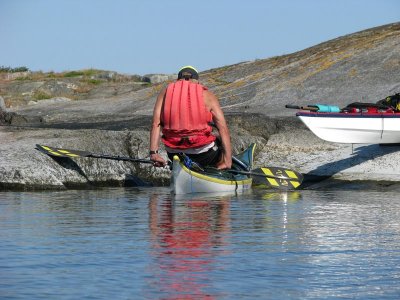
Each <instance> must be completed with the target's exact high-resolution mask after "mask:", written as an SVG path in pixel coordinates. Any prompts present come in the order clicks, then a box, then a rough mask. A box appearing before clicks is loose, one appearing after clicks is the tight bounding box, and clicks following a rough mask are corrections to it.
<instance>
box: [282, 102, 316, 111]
mask: <svg viewBox="0 0 400 300" xmlns="http://www.w3.org/2000/svg"><path fill="white" fill-rule="evenodd" d="M285 107H286V108H293V109H303V110H309V111H318V110H319V108H318V106H313V105H311V106H298V105H291V104H286V105H285Z"/></svg>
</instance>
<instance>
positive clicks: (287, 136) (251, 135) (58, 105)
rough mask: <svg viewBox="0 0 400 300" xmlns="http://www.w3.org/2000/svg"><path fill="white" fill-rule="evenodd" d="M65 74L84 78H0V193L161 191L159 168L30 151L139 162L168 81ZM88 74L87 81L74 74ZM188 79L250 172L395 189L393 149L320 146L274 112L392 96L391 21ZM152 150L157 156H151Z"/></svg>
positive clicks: (398, 84)
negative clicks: (196, 81) (196, 82)
mask: <svg viewBox="0 0 400 300" xmlns="http://www.w3.org/2000/svg"><path fill="white" fill-rule="evenodd" d="M74 74H75V73H74ZM76 74H84V75H83V77H76V78H75V79H71V78H70V77H68V78H65V74H64V75H63V76H61V75H57V74H50V75H51V76H50V75H45V76H42V75H43V74H42V75H41V77H40V78H39V79H35V76H33V75H32V76H31V75H30V76H28V77H24V78H22V79H21V78H20V79H18V78H12V79H9V78H8V77H7V78H5V79H4V78H3V79H1V80H0V95H1V97H0V100H1V101H0V190H46V189H68V188H93V187H98V186H137V185H168V184H169V178H170V170H169V169H168V168H165V169H160V168H154V167H152V166H151V165H148V164H139V163H128V162H121V161H112V160H104V159H94V158H76V159H62V158H59V159H54V158H52V157H50V156H47V155H45V154H43V153H41V152H39V151H38V150H36V149H35V146H36V144H42V145H49V146H53V147H62V148H69V149H77V150H85V151H90V152H93V153H98V154H102V153H103V154H109V155H120V156H132V157H140V158H146V157H147V154H148V149H149V141H148V137H149V128H150V122H151V113H152V109H153V105H154V102H155V99H156V96H157V94H158V92H159V91H160V90H161V89H162V87H163V86H165V84H166V82H165V81H163V80H167V81H168V80H170V79H171V78H174V77H175V76H176V75H160V76H157V75H156V74H155V75H151V76H149V77H146V78H147V79H146V80H143V77H137V76H136V77H135V76H132V77H129V78H126V77H118V75H116V74H114V73H106V74H108V75H107V76H109V77H110V76H111V75H110V74H114V75H112V76H111V77H110V78H108V77H107V78H103V77H104V76H105V75H104V74H103V73H98V72H93V71H92V70H91V71H90V72H87V71H86V72H80V73H76ZM85 74H86V75H85ZM88 74H97V75H96V76H98V77H95V78H91V77H85V76H89V75H88ZM102 74H103V75H104V76H103V75H102ZM90 76H92V75H90ZM102 76H103V77H102ZM116 78H119V79H118V80H116ZM200 78H201V81H202V82H203V83H204V84H206V85H207V86H208V87H209V88H210V89H211V90H212V91H213V92H215V93H216V94H217V96H218V97H219V98H220V102H221V106H222V108H223V110H224V111H225V113H226V117H227V121H228V124H229V128H230V131H231V136H232V145H233V150H234V152H239V151H240V150H242V149H243V148H245V147H246V146H247V145H248V144H249V143H252V142H255V143H257V148H256V153H255V166H256V167H262V166H281V167H287V168H292V169H296V170H298V171H299V172H301V173H303V174H304V175H305V180H304V183H303V185H302V187H303V188H309V189H310V188H313V189H328V188H338V187H339V188H352V187H353V186H354V185H357V186H358V187H363V186H365V187H368V188H371V187H374V188H378V189H379V188H384V189H385V190H387V189H393V190H397V189H399V183H400V176H399V175H400V151H399V150H400V146H398V145H390V146H384V145H354V146H353V145H347V144H335V143H328V142H325V141H323V140H320V139H319V138H317V137H316V136H314V135H313V134H312V133H311V132H310V131H309V130H308V129H307V128H306V127H305V126H304V125H303V124H302V123H301V122H300V120H299V119H297V118H296V117H295V111H294V110H289V109H285V104H289V103H290V104H296V105H304V104H310V103H321V102H322V103H326V104H336V105H339V106H342V107H344V106H345V105H347V104H348V103H351V102H356V101H360V102H375V101H377V100H380V99H382V98H384V97H385V96H388V95H390V94H393V93H395V92H400V23H395V24H389V25H387V26H382V27H378V28H374V29H370V30H366V31H363V32H359V33H355V34H352V35H348V36H345V37H341V38H338V39H335V40H332V41H328V42H326V43H322V44H320V45H317V46H314V47H311V48H309V49H305V50H303V51H300V52H297V53H293V54H291V55H285V56H281V57H275V58H269V59H265V60H257V61H254V62H244V63H240V64H237V65H233V66H226V67H222V68H218V69H213V70H208V71H206V72H202V73H201V74H200ZM74 80H75V81H74ZM152 80H153V81H154V82H152ZM159 81H161V82H159ZM44 94H46V97H45V99H42V98H41V97H42V96H43V95H44ZM32 97H33V98H32ZM35 97H36V98H35ZM161 153H163V154H164V155H165V152H164V151H162V149H161Z"/></svg>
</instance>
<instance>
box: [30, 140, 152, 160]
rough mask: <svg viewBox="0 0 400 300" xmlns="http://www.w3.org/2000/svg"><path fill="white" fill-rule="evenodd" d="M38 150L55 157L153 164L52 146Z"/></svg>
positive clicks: (38, 146) (39, 147)
mask: <svg viewBox="0 0 400 300" xmlns="http://www.w3.org/2000/svg"><path fill="white" fill-rule="evenodd" d="M36 149H38V150H39V151H41V152H43V153H45V154H47V155H50V156H54V157H69V158H75V157H91V158H104V159H111V160H121V161H131V162H138V163H144V164H153V161H151V160H150V159H143V158H133V157H124V156H113V155H107V154H94V153H91V152H88V151H80V150H71V149H62V148H54V147H50V146H44V145H38V144H37V145H36Z"/></svg>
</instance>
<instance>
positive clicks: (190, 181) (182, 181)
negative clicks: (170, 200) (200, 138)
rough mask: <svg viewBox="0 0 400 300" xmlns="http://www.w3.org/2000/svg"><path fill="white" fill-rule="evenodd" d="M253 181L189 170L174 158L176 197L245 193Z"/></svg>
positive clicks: (172, 185) (173, 174) (174, 188)
mask: <svg viewBox="0 0 400 300" xmlns="http://www.w3.org/2000/svg"><path fill="white" fill-rule="evenodd" d="M251 185H252V179H251V178H249V177H245V178H243V179H241V180H230V179H223V178H216V177H213V176H208V175H206V174H203V173H198V172H195V171H193V170H190V169H188V168H187V167H186V166H185V165H184V164H183V163H182V162H181V161H180V160H179V158H178V156H175V157H174V161H173V166H172V180H171V189H172V192H173V193H174V194H176V195H181V194H192V193H220V192H243V191H246V190H249V189H250V188H251Z"/></svg>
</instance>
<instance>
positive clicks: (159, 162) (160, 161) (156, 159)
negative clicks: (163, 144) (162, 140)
mask: <svg viewBox="0 0 400 300" xmlns="http://www.w3.org/2000/svg"><path fill="white" fill-rule="evenodd" d="M150 160H151V161H153V166H155V167H165V166H166V165H167V162H166V161H165V159H164V158H162V157H161V155H160V154H158V153H156V154H152V155H150Z"/></svg>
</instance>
